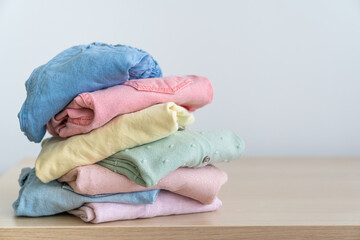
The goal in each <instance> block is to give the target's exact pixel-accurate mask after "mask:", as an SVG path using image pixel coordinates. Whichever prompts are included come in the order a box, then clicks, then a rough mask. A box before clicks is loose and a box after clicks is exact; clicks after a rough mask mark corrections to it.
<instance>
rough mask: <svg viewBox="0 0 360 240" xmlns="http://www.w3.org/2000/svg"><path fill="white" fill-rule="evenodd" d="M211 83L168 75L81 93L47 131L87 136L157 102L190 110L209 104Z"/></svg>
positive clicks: (53, 120) (211, 95)
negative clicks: (119, 117)
mask: <svg viewBox="0 0 360 240" xmlns="http://www.w3.org/2000/svg"><path fill="white" fill-rule="evenodd" d="M212 98H213V88H212V86H211V83H210V81H209V80H208V79H207V78H205V77H201V76H195V75H188V76H184V77H177V76H169V77H163V78H151V79H139V80H131V81H128V82H125V83H124V84H122V85H117V86H114V87H110V88H106V89H102V90H98V91H95V92H86V93H82V94H79V95H78V96H77V97H75V98H74V99H73V101H72V102H70V103H69V105H67V106H66V107H65V108H64V109H63V110H62V111H61V112H60V113H58V114H57V115H55V116H53V117H52V118H51V120H50V121H49V122H48V123H47V129H48V131H49V132H50V133H51V134H52V135H54V136H57V135H59V136H60V137H70V136H73V135H76V134H82V133H88V132H90V131H91V130H93V129H96V128H99V127H101V126H103V125H104V124H106V123H107V122H108V121H110V120H111V119H112V118H114V117H115V116H118V115H121V114H126V113H131V112H136V111H139V110H141V109H144V108H147V107H150V106H152V105H154V104H158V103H166V102H175V103H176V104H177V105H180V106H183V107H185V108H187V109H188V110H189V111H195V110H196V109H198V108H200V107H203V106H204V105H206V104H209V103H210V102H211V101H212Z"/></svg>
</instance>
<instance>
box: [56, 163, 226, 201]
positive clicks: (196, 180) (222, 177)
mask: <svg viewBox="0 0 360 240" xmlns="http://www.w3.org/2000/svg"><path fill="white" fill-rule="evenodd" d="M58 181H59V182H66V183H67V184H69V185H70V186H71V188H72V189H73V190H74V191H75V192H77V193H80V194H88V195H97V194H108V193H120V192H137V191H145V190H150V189H164V190H168V191H170V192H174V193H177V194H180V195H183V196H186V197H189V198H192V199H195V200H198V201H199V202H201V203H203V204H210V203H212V202H213V201H214V200H215V198H216V196H217V194H218V192H219V190H220V188H221V186H222V185H223V184H224V183H225V182H226V181H227V174H226V173H225V172H224V171H222V170H220V169H218V168H217V167H215V166H212V165H208V166H205V167H200V168H178V169H176V170H175V171H174V172H171V173H170V174H168V175H166V176H165V177H163V178H162V179H161V180H160V181H159V182H158V184H156V185H154V186H153V187H151V188H145V187H143V186H140V185H137V184H136V183H134V182H133V181H132V180H130V179H129V178H127V177H126V176H124V175H121V174H117V173H114V172H113V171H111V170H109V169H107V168H104V167H102V166H100V165H98V164H92V165H87V166H81V167H77V168H75V169H73V170H71V171H70V172H68V173H67V174H65V175H64V176H62V177H61V178H59V179H58Z"/></svg>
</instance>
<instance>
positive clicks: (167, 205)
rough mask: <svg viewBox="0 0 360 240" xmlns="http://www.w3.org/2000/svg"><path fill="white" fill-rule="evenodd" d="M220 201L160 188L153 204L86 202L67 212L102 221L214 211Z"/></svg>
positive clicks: (92, 220) (220, 203)
mask: <svg viewBox="0 0 360 240" xmlns="http://www.w3.org/2000/svg"><path fill="white" fill-rule="evenodd" d="M221 205H222V202H221V201H220V200H219V199H218V198H216V199H215V201H214V202H213V203H211V204H209V205H203V204H201V203H199V202H198V201H195V200H192V199H190V198H187V197H183V196H181V195H178V194H175V193H171V192H167V191H163V190H161V191H160V193H159V195H158V197H157V199H156V201H155V203H154V204H143V205H133V204H122V203H87V204H85V205H84V206H82V207H80V208H79V209H76V210H72V211H69V213H71V214H73V215H75V216H77V217H79V218H80V219H81V220H83V221H84V222H91V223H102V222H110V221H117V220H129V219H136V218H151V217H156V216H167V215H173V214H187V213H199V212H209V211H215V210H217V209H218V208H219V207H221Z"/></svg>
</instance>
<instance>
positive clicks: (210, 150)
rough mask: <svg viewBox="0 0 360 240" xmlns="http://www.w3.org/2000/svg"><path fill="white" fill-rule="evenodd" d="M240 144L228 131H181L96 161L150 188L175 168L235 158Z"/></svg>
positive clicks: (236, 137) (242, 143)
mask: <svg viewBox="0 0 360 240" xmlns="http://www.w3.org/2000/svg"><path fill="white" fill-rule="evenodd" d="M244 147H245V144H244V142H243V141H242V140H241V139H240V138H239V137H238V136H237V135H236V134H235V133H233V132H231V131H190V130H184V131H177V132H175V133H174V134H172V135H170V136H169V137H166V138H163V139H161V140H158V141H155V142H152V143H148V144H144V145H141V146H137V147H134V148H129V149H125V150H123V151H120V152H117V153H115V154H113V155H112V156H110V157H108V158H106V159H104V160H102V161H100V162H98V163H97V164H100V165H101V166H103V167H106V168H108V169H110V170H112V171H114V172H116V173H119V174H123V175H125V176H127V177H128V178H130V179H131V180H133V181H134V182H135V183H137V184H139V185H141V186H144V187H151V186H153V185H155V184H157V183H158V181H159V180H160V179H161V178H163V177H164V176H166V175H167V174H169V173H171V172H172V171H174V170H175V169H177V168H179V167H191V168H197V167H202V166H206V165H208V164H210V163H216V162H223V161H225V162H227V161H231V160H234V159H237V158H239V157H240V156H241V155H242V153H243V151H244Z"/></svg>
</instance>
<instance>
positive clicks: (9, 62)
mask: <svg viewBox="0 0 360 240" xmlns="http://www.w3.org/2000/svg"><path fill="white" fill-rule="evenodd" d="M94 41H99V42H106V43H112V44H118V43H120V44H128V45H132V46H135V47H138V48H142V49H144V50H146V51H148V52H149V53H151V54H152V55H153V56H154V57H155V58H156V59H157V61H158V62H159V64H160V65H161V67H162V69H163V72H164V75H185V74H199V75H204V76H206V77H208V78H209V79H210V80H211V81H212V83H213V87H214V89H215V96H214V101H213V103H212V104H211V105H209V106H207V107H205V108H203V109H200V110H199V111H198V112H196V113H195V117H196V123H195V125H194V126H193V128H195V129H230V130H233V131H235V132H236V133H238V134H239V135H240V136H241V137H242V138H243V139H244V140H245V142H246V153H245V155H246V156H359V155H360V141H359V137H360V111H359V105H360V104H359V100H360V97H359V94H360V2H359V1H341V0H338V1H334V0H329V1H312V0H311V1H310V0H308V1H303V0H299V1H285V0H284V1H267V0H257V1H225V0H221V1H194V0H189V1H184V0H182V1H165V0H164V1H145V0H144V1H133V0H131V1H130V0H129V1H38V0H35V1H34V0H33V1H1V0H0V79H1V94H0V107H1V108H0V110H1V124H0V148H1V158H0V159H1V160H0V174H1V173H3V172H4V171H6V170H7V169H8V168H10V167H11V166H12V165H14V164H16V163H17V162H18V161H20V160H21V159H22V158H24V157H36V156H37V154H38V152H39V151H40V146H39V144H34V143H30V142H28V140H27V138H26V137H25V136H24V135H23V134H22V133H21V131H20V128H19V123H18V119H17V113H18V111H19V110H20V107H21V105H22V103H23V101H24V100H25V97H26V92H25V87H24V83H25V81H26V80H27V78H28V77H29V75H30V73H31V72H32V70H33V69H34V68H35V67H37V66H39V65H42V64H44V63H46V62H47V61H48V60H50V59H51V58H52V57H54V56H55V55H56V54H57V53H59V52H61V51H62V50H64V49H66V48H68V47H71V46H73V45H77V44H89V43H91V42H94Z"/></svg>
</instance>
